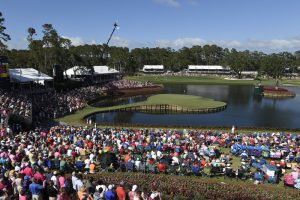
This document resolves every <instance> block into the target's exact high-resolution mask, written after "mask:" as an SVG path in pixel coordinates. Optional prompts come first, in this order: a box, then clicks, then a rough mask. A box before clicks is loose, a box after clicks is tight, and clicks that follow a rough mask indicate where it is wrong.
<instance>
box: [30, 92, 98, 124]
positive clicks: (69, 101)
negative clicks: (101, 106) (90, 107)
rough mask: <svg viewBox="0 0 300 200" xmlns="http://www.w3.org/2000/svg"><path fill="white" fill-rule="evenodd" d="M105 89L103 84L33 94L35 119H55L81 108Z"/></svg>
mask: <svg viewBox="0 0 300 200" xmlns="http://www.w3.org/2000/svg"><path fill="white" fill-rule="evenodd" d="M102 91H103V87H101V86H88V87H82V88H77V89H74V90H70V91H67V92H55V91H51V92H48V93H43V94H38V95H33V97H32V101H33V112H34V114H35V115H34V121H35V122H37V121H41V120H45V119H53V118H57V117H61V116H64V115H67V114H70V113H72V112H74V111H77V110H80V109H82V108H84V107H85V106H86V105H87V102H88V101H89V100H92V99H94V98H96V97H98V96H100V94H101V93H102Z"/></svg>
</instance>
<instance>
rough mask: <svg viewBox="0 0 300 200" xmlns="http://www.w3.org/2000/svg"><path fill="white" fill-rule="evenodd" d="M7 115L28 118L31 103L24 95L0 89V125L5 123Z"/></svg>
mask: <svg viewBox="0 0 300 200" xmlns="http://www.w3.org/2000/svg"><path fill="white" fill-rule="evenodd" d="M9 115H17V116H20V117H23V118H27V117H30V116H31V101H30V99H29V98H28V97H27V96H26V95H20V94H19V93H14V92H11V91H7V90H3V89H0V125H4V124H6V123H7V121H8V116H9Z"/></svg>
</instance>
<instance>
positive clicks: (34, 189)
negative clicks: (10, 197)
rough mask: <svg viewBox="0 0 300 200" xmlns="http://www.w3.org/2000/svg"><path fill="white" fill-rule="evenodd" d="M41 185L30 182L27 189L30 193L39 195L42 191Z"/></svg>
mask: <svg viewBox="0 0 300 200" xmlns="http://www.w3.org/2000/svg"><path fill="white" fill-rule="evenodd" d="M42 189H43V186H41V185H40V184H37V183H31V184H30V185H29V190H30V192H31V194H32V195H40V194H41V193H42Z"/></svg>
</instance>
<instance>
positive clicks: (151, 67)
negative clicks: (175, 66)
mask: <svg viewBox="0 0 300 200" xmlns="http://www.w3.org/2000/svg"><path fill="white" fill-rule="evenodd" d="M145 69H161V70H163V69H164V66H163V65H144V67H143V70H145Z"/></svg>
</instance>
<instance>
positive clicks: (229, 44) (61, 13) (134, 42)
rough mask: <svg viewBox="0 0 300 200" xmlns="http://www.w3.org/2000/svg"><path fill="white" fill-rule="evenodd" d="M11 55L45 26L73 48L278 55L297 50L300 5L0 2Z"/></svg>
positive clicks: (290, 1) (287, 0)
mask: <svg viewBox="0 0 300 200" xmlns="http://www.w3.org/2000/svg"><path fill="white" fill-rule="evenodd" d="M0 11H1V12H2V14H3V16H4V18H5V23H4V25H5V26H6V28H7V30H6V33H8V34H9V35H10V36H11V41H9V42H8V43H7V44H8V47H9V48H10V49H12V48H16V49H26V48H27V45H28V44H27V41H26V37H27V29H28V28H29V27H33V28H35V29H36V30H37V33H38V35H37V37H42V25H43V24H45V23H50V24H52V25H53V26H54V28H55V29H56V30H57V31H58V33H59V34H60V35H62V36H63V37H66V38H69V39H70V40H71V41H72V44H73V45H81V44H102V43H106V41H107V40H108V37H109V35H110V33H111V32H112V30H113V24H114V22H115V21H117V22H118V24H119V29H118V30H116V31H115V33H114V35H113V38H112V40H111V42H110V43H109V45H114V46H122V47H129V48H130V49H133V48H137V47H138V48H142V47H171V48H173V49H175V50H177V49H180V48H182V47H184V46H186V47H191V46H193V45H201V46H202V45H205V44H216V45H219V46H221V47H223V48H236V49H238V50H245V49H249V50H252V51H263V52H279V51H290V52H293V51H296V50H300V20H299V19H300V0H85V1H83V0H26V1H25V0H0Z"/></svg>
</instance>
